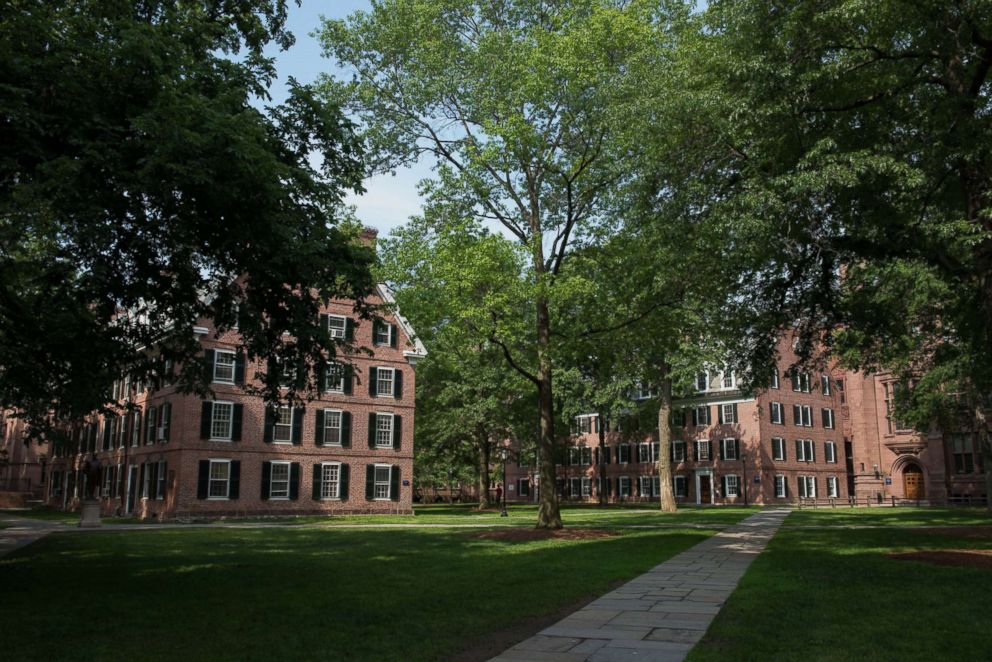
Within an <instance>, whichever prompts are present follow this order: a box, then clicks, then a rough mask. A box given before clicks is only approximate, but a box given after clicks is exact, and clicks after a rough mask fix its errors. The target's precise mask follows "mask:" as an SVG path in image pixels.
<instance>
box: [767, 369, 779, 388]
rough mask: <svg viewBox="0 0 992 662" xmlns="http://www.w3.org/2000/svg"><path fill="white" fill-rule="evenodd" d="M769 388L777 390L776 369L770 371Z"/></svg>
mask: <svg viewBox="0 0 992 662" xmlns="http://www.w3.org/2000/svg"><path fill="white" fill-rule="evenodd" d="M769 386H771V387H772V388H774V389H777V388H778V368H775V369H774V370H772V381H771V384H769Z"/></svg>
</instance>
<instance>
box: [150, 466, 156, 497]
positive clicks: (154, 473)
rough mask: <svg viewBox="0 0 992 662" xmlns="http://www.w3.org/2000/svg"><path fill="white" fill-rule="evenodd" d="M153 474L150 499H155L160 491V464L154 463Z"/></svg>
mask: <svg viewBox="0 0 992 662" xmlns="http://www.w3.org/2000/svg"><path fill="white" fill-rule="evenodd" d="M151 474H152V475H151V481H149V484H148V498H149V499H155V493H156V492H157V491H158V462H152V472H151Z"/></svg>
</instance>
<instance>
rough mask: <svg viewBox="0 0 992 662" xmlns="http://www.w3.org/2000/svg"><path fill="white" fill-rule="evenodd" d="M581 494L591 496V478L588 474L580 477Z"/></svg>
mask: <svg viewBox="0 0 992 662" xmlns="http://www.w3.org/2000/svg"><path fill="white" fill-rule="evenodd" d="M582 496H583V497H591V496H592V479H591V478H589V476H583V477H582Z"/></svg>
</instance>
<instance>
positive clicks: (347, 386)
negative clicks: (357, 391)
mask: <svg viewBox="0 0 992 662" xmlns="http://www.w3.org/2000/svg"><path fill="white" fill-rule="evenodd" d="M353 378H354V373H352V371H351V369H350V368H348V367H347V366H345V368H344V377H343V378H342V380H343V382H344V389H343V390H344V394H345V395H351V382H352V379H353Z"/></svg>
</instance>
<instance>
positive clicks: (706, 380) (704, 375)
mask: <svg viewBox="0 0 992 662" xmlns="http://www.w3.org/2000/svg"><path fill="white" fill-rule="evenodd" d="M700 377H702V378H703V380H704V381H703V382H702V384H703V385H702V388H700V386H699V384H700V382H699V378H700ZM693 382H694V384H695V386H696V392H697V393H706V392H707V391H709V390H710V371H709V370H701V371H699V372H697V373H696V377H695V379H694V380H693Z"/></svg>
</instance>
